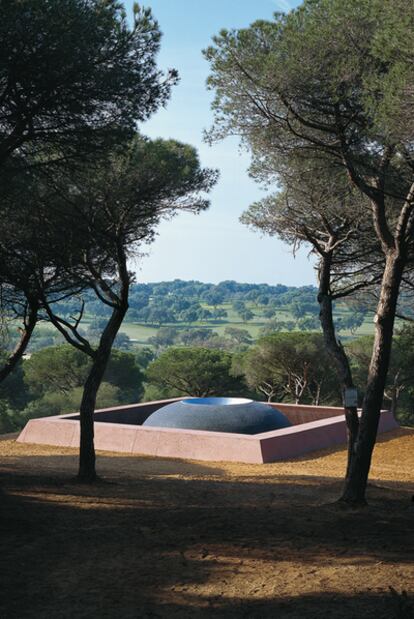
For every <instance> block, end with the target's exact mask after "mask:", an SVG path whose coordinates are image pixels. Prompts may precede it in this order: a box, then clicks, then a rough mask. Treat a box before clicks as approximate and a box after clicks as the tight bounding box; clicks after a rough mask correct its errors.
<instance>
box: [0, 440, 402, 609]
mask: <svg viewBox="0 0 414 619" xmlns="http://www.w3.org/2000/svg"><path fill="white" fill-rule="evenodd" d="M76 460H77V458H76V452H75V451H74V450H70V449H60V448H54V447H43V446H34V445H20V444H18V443H15V442H14V441H13V440H3V441H0V500H1V511H0V530H1V543H0V563H1V568H0V570H1V572H0V573H1V581H2V582H1V586H0V616H1V617H2V619H11V618H13V619H14V618H18V619H24V618H26V617H33V618H36V619H43V618H47V619H60V618H65V619H66V618H67V619H69V618H73V617H76V618H79V619H81V618H95V617H97V618H105V617H116V618H119V619H132V618H134V619H136V618H148V619H150V618H151V619H156V618H158V617H162V618H164V617H165V618H167V617H168V618H170V617H172V618H175V619H187V618H190V617H191V618H193V617H194V618H200V619H205V618H210V617H212V618H214V619H215V618H218V619H220V618H224V617H225V618H228V617H231V618H235V619H236V618H237V619H238V618H252V619H253V618H254V619H266V618H267V617H269V618H272V619H273V618H276V617H277V618H280V617H282V618H285V617H287V618H292V619H296V618H297V619H299V617H300V618H306V619H307V618H312V619H313V618H316V617H321V618H327V617H335V618H336V617H338V618H342V617H343V618H346V619H354V618H355V619H363V618H370V617H372V618H375V619H382V618H384V619H385V618H387V619H392V618H393V617H395V618H407V619H408V618H411V617H413V616H414V614H413V606H412V603H413V595H414V554H413V540H414V531H413V529H414V527H413V520H414V503H412V502H411V495H412V493H413V491H414V475H413V471H414V431H412V430H397V431H394V432H392V433H388V434H386V435H384V436H383V438H382V439H381V441H380V443H379V444H378V446H377V448H376V450H375V456H374V465H373V469H372V475H371V486H370V489H369V500H370V507H369V508H367V509H365V510H360V511H353V512H344V511H342V510H341V509H339V508H338V507H337V506H335V505H332V504H330V502H332V501H334V500H335V499H336V498H337V497H338V495H339V492H340V488H341V478H342V475H343V471H344V466H345V451H344V450H343V449H339V450H338V449H336V450H330V451H329V450H325V451H323V452H319V453H317V454H312V455H311V456H309V457H308V458H301V459H299V460H294V461H290V462H282V463H275V464H267V465H245V464H228V463H222V462H218V463H206V464H205V463H200V462H190V461H182V460H169V459H155V458H149V457H129V456H123V455H120V454H110V453H105V454H103V453H101V454H100V456H99V460H98V467H99V471H100V473H101V474H102V476H103V477H104V478H105V482H106V483H100V484H99V485H97V486H94V487H91V486H79V485H77V484H75V483H74V482H73V480H72V476H73V475H74V473H75V472H76ZM390 587H391V588H393V589H394V590H395V592H394V593H393V592H392V590H391V589H390ZM403 590H405V591H406V592H407V595H408V599H407V597H406V596H405V595H404V594H403V595H399V594H401V592H402V591H403Z"/></svg>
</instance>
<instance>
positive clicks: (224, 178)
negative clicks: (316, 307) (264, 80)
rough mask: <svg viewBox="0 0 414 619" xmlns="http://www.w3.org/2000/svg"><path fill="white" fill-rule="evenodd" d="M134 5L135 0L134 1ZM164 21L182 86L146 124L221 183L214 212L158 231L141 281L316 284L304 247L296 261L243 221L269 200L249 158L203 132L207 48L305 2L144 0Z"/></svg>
mask: <svg viewBox="0 0 414 619" xmlns="http://www.w3.org/2000/svg"><path fill="white" fill-rule="evenodd" d="M125 4H126V6H127V8H131V7H132V1H129V0H128V1H127V2H126V3H125ZM142 4H144V5H145V6H150V7H151V8H152V10H153V14H154V16H155V17H156V19H157V20H158V22H159V24H160V28H161V31H162V32H163V38H162V43H161V52H160V55H159V66H160V68H162V69H166V68H172V67H173V68H176V69H177V70H178V72H179V74H180V84H179V85H178V86H177V87H175V88H174V91H173V93H172V97H171V100H170V101H169V103H168V105H167V107H166V109H163V110H160V111H159V112H158V113H157V114H155V115H154V116H153V117H152V119H150V121H148V122H147V123H145V124H144V125H142V126H141V127H140V129H141V132H142V133H144V134H146V135H148V136H150V137H153V138H155V137H162V138H175V139H177V140H180V141H183V142H188V143H190V144H192V145H193V146H195V147H196V148H197V149H198V152H199V154H200V158H201V162H202V164H203V165H205V166H209V167H214V168H218V169H219V170H220V180H219V182H218V184H217V186H216V188H215V189H214V190H213V191H212V192H211V194H210V199H211V207H210V209H209V211H206V212H204V213H202V214H200V215H197V216H195V215H190V214H181V215H178V216H177V217H175V218H174V219H173V220H172V221H168V222H164V223H162V224H161V226H160V228H159V235H158V237H157V239H156V241H155V242H154V243H153V244H152V245H151V247H150V248H149V250H148V252H149V254H148V256H147V257H145V258H143V259H142V260H140V261H139V263H137V265H136V268H137V279H138V281H141V282H148V281H159V280H171V279H175V278H180V279H198V280H201V281H206V282H214V283H216V282H219V281H221V280H226V279H234V280H237V281H243V282H268V283H270V284H275V283H283V284H287V285H289V284H290V285H303V284H311V283H314V282H315V275H314V271H313V268H312V264H311V262H310V261H309V260H308V258H307V252H306V251H305V250H304V251H303V252H301V253H300V254H299V255H298V256H297V257H296V258H295V259H294V258H293V256H292V254H291V251H290V249H289V247H287V246H286V245H284V244H283V243H281V242H280V241H279V240H278V239H276V238H268V237H262V236H261V235H260V234H258V233H256V232H253V231H251V230H249V229H248V228H246V227H245V226H243V225H242V224H240V223H239V217H240V215H241V213H242V212H243V211H244V210H246V209H247V208H248V206H249V204H251V203H252V202H254V201H255V200H257V199H258V198H260V197H261V196H262V195H264V193H263V191H261V189H260V188H259V187H258V186H257V185H256V184H255V183H254V182H253V181H252V180H251V179H250V178H249V177H248V175H247V168H248V165H249V155H248V153H246V152H243V153H241V152H240V149H239V146H238V141H237V139H235V138H227V139H226V140H224V141H223V142H221V143H219V144H215V145H214V146H208V145H207V144H205V143H204V142H203V130H204V129H206V128H208V127H210V125H211V123H212V113H211V110H210V102H211V98H212V93H210V92H208V91H207V90H206V86H205V82H206V78H207V75H208V69H209V67H208V63H207V62H206V61H205V60H204V58H203V56H202V53H201V50H202V49H204V48H205V47H207V46H208V45H209V44H210V43H211V37H212V36H213V35H214V34H216V33H217V32H219V30H220V29H222V28H228V29H230V28H241V27H245V26H248V25H249V24H250V23H252V22H253V21H255V20H256V19H270V18H271V17H272V14H273V12H274V11H277V10H285V11H286V10H289V9H290V8H293V7H294V6H297V5H298V4H299V2H298V1H296V0H292V1H291V2H289V1H288V0H280V1H277V0H255V2H251V0H145V1H143V2H142Z"/></svg>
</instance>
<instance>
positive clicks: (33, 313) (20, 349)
mask: <svg viewBox="0 0 414 619" xmlns="http://www.w3.org/2000/svg"><path fill="white" fill-rule="evenodd" d="M38 310H39V305H38V302H37V301H33V300H30V301H28V308H27V317H26V320H25V325H24V329H23V331H22V336H21V338H20V340H19V342H18V344H17V346H16V347H15V349H14V350H13V352H12V353H11V355H10V356H9V358H8V359H7V361H6V363H5V364H4V366H3V367H2V368H1V369H0V383H1V382H3V380H4V379H5V378H7V377H8V375H9V374H10V373H11V372H12V371H13V370H14V368H15V367H16V365H17V364H18V362H19V361H20V359H21V358H22V357H23V355H24V353H25V351H26V348H27V346H28V344H29V342H30V338H31V337H32V333H33V330H34V328H35V326H36V324H37V315H38Z"/></svg>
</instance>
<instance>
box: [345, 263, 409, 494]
mask: <svg viewBox="0 0 414 619" xmlns="http://www.w3.org/2000/svg"><path fill="white" fill-rule="evenodd" d="M403 270H404V260H403V259H402V257H401V256H400V255H399V254H398V253H397V252H395V251H394V252H391V251H390V252H389V253H388V255H387V258H386V263H385V269H384V275H383V279H382V285H381V293H380V299H379V302H378V307H377V314H376V317H375V339H374V347H373V351H372V357H371V362H370V366H369V372H368V380H367V386H366V392H365V398H364V402H363V406H362V415H361V421H360V427H359V432H358V440H357V444H356V451H355V457H354V458H353V461H352V466H351V470H350V473H349V475H348V478H347V480H346V482H345V488H344V492H343V495H342V497H341V501H342V502H345V503H348V504H350V505H364V504H365V503H366V501H365V491H366V486H367V481H368V474H369V469H370V466H371V458H372V452H373V450H374V446H375V441H376V437H377V430H378V423H379V419H380V414H381V408H382V401H383V397H384V389H385V383H386V379H387V372H388V367H389V361H390V356H391V346H392V337H393V331H394V321H395V312H396V308H397V301H398V294H399V289H400V283H401V278H402V274H403Z"/></svg>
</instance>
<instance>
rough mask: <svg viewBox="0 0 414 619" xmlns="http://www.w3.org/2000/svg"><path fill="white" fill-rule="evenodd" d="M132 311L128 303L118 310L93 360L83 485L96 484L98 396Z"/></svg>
mask: <svg viewBox="0 0 414 619" xmlns="http://www.w3.org/2000/svg"><path fill="white" fill-rule="evenodd" d="M127 310H128V302H127V301H124V303H123V304H122V307H121V306H119V307H116V308H114V310H113V312H112V316H111V318H110V319H109V321H108V323H107V325H106V327H105V329H104V331H103V333H102V335H101V339H100V342H99V346H98V349H97V350H96V352H95V355H94V357H93V360H92V367H91V370H90V372H89V375H88V378H87V379H86V382H85V386H84V390H83V395H82V402H81V406H80V453H79V471H78V480H79V481H81V482H83V483H92V482H93V481H95V480H96V478H97V476H96V467H95V460H96V458H95V446H94V419H93V416H94V412H95V405H96V396H97V394H98V390H99V387H100V386H101V383H102V379H103V376H104V374H105V370H106V366H107V365H108V361H109V357H110V356H111V350H112V345H113V342H114V339H115V337H116V335H117V333H118V331H119V328H120V326H121V324H122V321H123V319H124V316H125V314H126V312H127Z"/></svg>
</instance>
